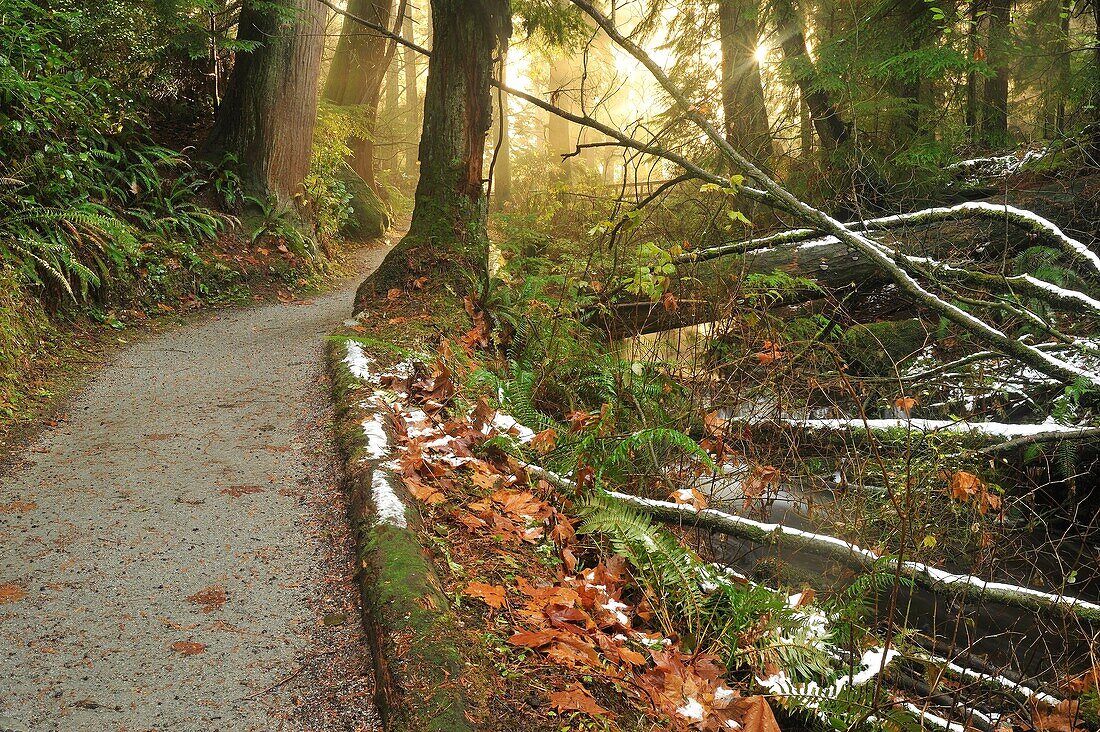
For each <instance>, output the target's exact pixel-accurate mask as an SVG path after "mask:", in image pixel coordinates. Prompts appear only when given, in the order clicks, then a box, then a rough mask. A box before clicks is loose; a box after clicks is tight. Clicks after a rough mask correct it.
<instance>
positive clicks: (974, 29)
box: [966, 0, 985, 143]
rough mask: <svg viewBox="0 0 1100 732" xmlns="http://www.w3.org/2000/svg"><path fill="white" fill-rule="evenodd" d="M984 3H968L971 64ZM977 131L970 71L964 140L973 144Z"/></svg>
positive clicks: (975, 91) (974, 83) (975, 79)
mask: <svg viewBox="0 0 1100 732" xmlns="http://www.w3.org/2000/svg"><path fill="white" fill-rule="evenodd" d="M984 5H985V3H984V2H982V0H972V1H971V3H970V18H969V22H968V23H967V40H966V44H967V52H968V55H969V60H970V62H971V63H974V62H975V61H977V55H978V34H979V30H978V26H979V25H980V23H981V17H982V12H983V10H984ZM977 130H978V72H977V71H974V70H973V69H971V70H970V71H969V72H967V74H966V140H967V142H970V143H973V142H974V138H975V133H976V132H977Z"/></svg>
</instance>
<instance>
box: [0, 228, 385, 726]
mask: <svg viewBox="0 0 1100 732" xmlns="http://www.w3.org/2000/svg"><path fill="white" fill-rule="evenodd" d="M383 254H384V250H382V249H375V250H371V251H365V252H362V253H361V254H360V255H358V256H359V258H360V259H361V260H362V262H361V266H359V267H358V268H357V269H358V271H359V272H366V271H368V269H372V268H373V267H375V266H377V264H378V263H379V261H380V260H381V257H382V255H383ZM356 284H357V280H350V281H346V282H343V283H341V284H340V285H339V286H337V288H336V289H334V290H332V291H331V292H329V293H327V294H324V295H321V296H318V297H316V298H314V299H312V300H307V301H303V302H297V303H286V304H280V303H273V304H265V305H260V306H256V307H252V308H247V309H238V310H230V311H222V312H220V313H216V314H214V315H211V316H207V317H205V318H204V319H203V320H202V321H201V322H198V323H194V324H191V325H187V326H182V327H178V328H173V329H171V330H169V331H168V332H166V333H162V334H160V335H157V336H154V337H150V338H148V339H145V340H143V341H142V342H140V343H137V344H135V345H132V346H130V347H128V348H127V349H126V350H124V351H122V352H121V353H120V354H118V355H117V356H116V357H115V358H114V359H113V363H112V364H111V365H110V366H108V367H107V368H106V369H105V370H104V371H103V372H102V373H100V374H99V375H98V376H97V377H96V378H95V379H94V380H93V381H92V383H91V384H90V385H89V386H88V387H87V388H86V389H85V390H84V392H83V393H82V394H80V395H79V396H77V397H76V398H74V399H73V400H71V401H70V402H69V404H68V406H67V409H66V415H65V416H64V417H63V418H61V420H60V421H59V422H58V423H57V425H56V426H54V427H52V428H49V429H47V430H45V431H44V432H43V433H42V434H41V435H40V436H39V437H38V438H37V440H36V441H34V442H32V443H31V445H30V446H29V452H27V453H26V455H25V456H24V457H22V458H21V460H20V461H19V463H18V464H16V465H15V466H14V468H13V469H12V470H9V471H7V474H6V476H5V477H3V478H0V730H5V729H13V730H18V731H20V732H24V731H30V730H34V731H35V732H38V731H39V730H43V731H47V730H50V731H52V730H94V731H96V732H98V731H100V730H102V731H108V730H118V731H119V732H121V731H123V730H125V731H126V732H137V731H139V730H172V732H186V731H188V730H202V731H203V732H215V731H217V732H220V731H221V730H263V731H264V732H269V731H274V730H311V731H312V730H318V731H327V730H349V731H350V730H354V731H356V732H359V731H360V730H371V729H374V728H375V727H376V724H375V719H374V712H373V710H372V709H371V708H370V703H369V700H370V693H371V691H372V689H371V680H370V676H369V656H368V654H369V651H368V650H367V647H366V645H365V644H364V641H363V639H362V635H361V627H360V624H359V612H358V605H357V598H356V592H355V588H354V584H353V583H352V562H351V557H352V556H353V554H352V552H351V544H350V538H349V536H348V531H347V525H346V524H347V521H346V514H345V513H344V504H343V502H342V501H343V499H342V492H341V490H340V486H339V478H338V475H339V473H338V468H337V467H336V466H337V464H338V463H337V461H336V460H335V456H334V454H333V448H332V442H331V439H330V437H331V435H330V434H329V432H328V430H329V424H330V419H329V416H330V415H329V414H328V411H327V410H328V409H329V404H328V394H327V386H326V385H325V383H324V378H323V376H322V337H323V335H324V334H325V333H326V332H328V331H329V330H331V329H332V328H333V327H334V326H335V325H336V324H338V323H339V322H341V321H342V320H344V319H345V318H346V317H348V314H349V313H350V310H351V303H352V297H353V292H354V286H355V285H356Z"/></svg>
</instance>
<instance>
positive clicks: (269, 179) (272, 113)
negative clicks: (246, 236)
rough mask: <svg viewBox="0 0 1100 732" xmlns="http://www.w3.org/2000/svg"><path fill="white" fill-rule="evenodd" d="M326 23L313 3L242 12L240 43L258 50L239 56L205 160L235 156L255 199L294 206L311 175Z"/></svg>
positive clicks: (254, 6)
mask: <svg viewBox="0 0 1100 732" xmlns="http://www.w3.org/2000/svg"><path fill="white" fill-rule="evenodd" d="M325 16H326V11H325V9H324V7H323V6H321V5H320V4H318V3H316V2H313V0H284V1H283V2H282V3H281V5H280V6H278V7H273V6H272V3H269V2H259V0H246V1H245V3H244V6H243V8H242V9H241V16H240V25H239V29H238V32H237V37H238V39H239V40H242V41H249V42H253V43H256V44H258V45H257V47H256V48H255V49H254V50H253V51H252V52H250V53H242V52H239V53H238V54H237V58H236V63H235V65H234V67H233V73H232V74H231V75H230V77H229V83H228V85H227V88H226V91H225V97H224V99H223V100H222V104H221V106H220V107H219V108H218V115H217V119H216V120H215V122H214V127H213V129H212V130H211V131H210V135H209V136H208V137H207V139H206V142H205V144H204V153H205V154H206V155H208V156H211V157H220V156H223V155H226V154H231V155H233V156H235V157H236V159H237V162H238V164H239V165H240V167H241V172H242V175H241V178H242V182H243V184H244V186H245V188H246V189H247V190H248V192H249V193H250V194H252V195H256V196H259V197H274V198H276V199H278V200H279V201H280V202H282V203H284V204H289V203H290V202H291V201H292V200H293V198H294V196H295V195H296V194H297V193H298V192H299V190H300V188H301V185H302V181H304V180H305V177H306V175H307V174H308V173H309V159H310V153H311V149H312V143H313V128H314V125H315V123H316V118H317V101H316V100H317V87H318V84H319V81H320V78H319V77H320V71H321V48H322V45H323V42H324V34H323V30H324V24H325Z"/></svg>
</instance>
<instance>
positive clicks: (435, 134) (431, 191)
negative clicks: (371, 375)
mask: <svg viewBox="0 0 1100 732" xmlns="http://www.w3.org/2000/svg"><path fill="white" fill-rule="evenodd" d="M432 27H433V29H434V38H433V42H432V55H431V57H430V59H429V61H428V82H427V87H426V89H425V92H424V129H423V133H422V134H421V138H420V179H419V181H418V183H417V186H416V197H415V204H414V208H413V215H412V222H411V224H410V226H409V232H408V234H406V235H405V237H404V239H402V240H401V242H400V243H399V244H398V245H397V246H396V247H394V249H393V250H392V251H390V253H389V254H388V255H387V256H386V259H385V260H384V261H383V262H382V265H381V266H380V267H379V268H378V270H377V271H376V272H375V273H374V274H373V275H371V276H370V277H369V278H367V280H366V281H364V282H363V284H362V285H360V286H359V291H358V292H357V293H356V298H355V300H356V304H355V309H356V311H359V310H362V309H363V308H364V307H365V305H366V304H367V303H368V302H370V301H371V300H372V299H373V298H374V297H375V296H377V295H378V294H384V293H386V292H387V291H388V290H389V289H391V288H394V287H404V286H405V285H406V284H407V283H408V282H409V280H410V279H412V278H414V277H419V276H421V275H427V276H428V277H429V281H430V282H431V284H433V285H435V286H437V287H438V286H443V285H445V284H448V283H449V284H457V283H459V282H460V281H461V280H462V278H463V276H464V274H466V273H473V274H474V275H475V276H481V277H484V275H485V268H486V262H487V257H488V236H487V234H486V230H485V227H486V221H485V216H486V206H485V204H486V202H485V180H484V174H483V168H484V158H485V139H486V135H487V134H488V132H489V126H490V124H491V123H492V96H491V94H490V91H489V84H490V80H491V78H492V71H493V63H494V53H495V52H496V51H498V50H502V49H503V48H504V47H505V45H506V44H507V40H508V38H509V36H510V35H511V27H512V26H511V7H510V3H509V2H508V0H433V2H432Z"/></svg>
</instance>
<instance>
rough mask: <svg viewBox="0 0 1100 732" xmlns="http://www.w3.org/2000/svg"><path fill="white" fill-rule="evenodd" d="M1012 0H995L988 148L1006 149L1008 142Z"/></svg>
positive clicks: (985, 113) (985, 133)
mask: <svg viewBox="0 0 1100 732" xmlns="http://www.w3.org/2000/svg"><path fill="white" fill-rule="evenodd" d="M1011 7H1012V6H1011V0H991V1H990V7H989V41H988V45H989V48H988V49H987V50H986V53H987V54H989V55H990V58H991V59H992V61H993V67H994V70H995V71H996V73H995V74H994V75H993V76H991V77H989V78H988V79H986V80H985V93H984V95H983V100H982V106H983V110H982V137H983V138H984V141H985V143H986V144H987V145H990V146H992V147H1002V146H1004V145H1006V144H1007V143H1008V142H1009V139H1008V58H1007V56H1008V45H1009V44H1008V24H1009V19H1010V16H1011Z"/></svg>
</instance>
